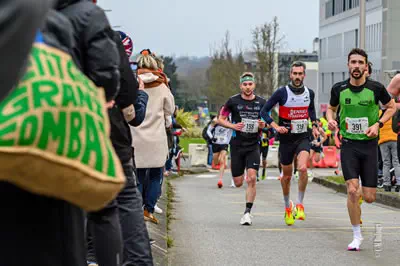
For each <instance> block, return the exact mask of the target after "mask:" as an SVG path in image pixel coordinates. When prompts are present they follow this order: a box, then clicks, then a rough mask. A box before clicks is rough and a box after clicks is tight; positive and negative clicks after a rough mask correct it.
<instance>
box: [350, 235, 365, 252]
mask: <svg viewBox="0 0 400 266" xmlns="http://www.w3.org/2000/svg"><path fill="white" fill-rule="evenodd" d="M363 240H364V239H363V238H354V239H353V242H351V243H350V244H349V245H348V246H347V250H348V251H360V246H361V244H362V241H363Z"/></svg>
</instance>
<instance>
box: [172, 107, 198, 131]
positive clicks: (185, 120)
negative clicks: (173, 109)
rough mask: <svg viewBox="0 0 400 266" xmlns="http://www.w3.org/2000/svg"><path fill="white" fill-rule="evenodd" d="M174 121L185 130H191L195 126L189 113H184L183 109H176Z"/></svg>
mask: <svg viewBox="0 0 400 266" xmlns="http://www.w3.org/2000/svg"><path fill="white" fill-rule="evenodd" d="M176 121H177V122H178V124H180V125H181V126H182V127H184V128H186V129H188V130H189V129H192V128H194V127H195V126H196V121H195V120H194V117H193V115H192V113H191V112H185V110H184V109H178V111H177V113H176Z"/></svg>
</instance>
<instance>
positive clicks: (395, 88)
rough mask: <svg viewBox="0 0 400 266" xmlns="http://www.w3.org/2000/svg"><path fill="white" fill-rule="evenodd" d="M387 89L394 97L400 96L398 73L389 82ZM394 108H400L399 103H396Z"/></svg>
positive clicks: (399, 76)
mask: <svg viewBox="0 0 400 266" xmlns="http://www.w3.org/2000/svg"><path fill="white" fill-rule="evenodd" d="M387 91H388V92H389V93H390V94H391V95H392V96H393V97H395V98H397V97H398V96H400V75H399V74H397V75H396V76H394V78H392V80H391V81H390V83H389V86H388V87H387ZM396 108H397V109H400V103H396Z"/></svg>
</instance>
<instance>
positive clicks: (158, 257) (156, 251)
mask: <svg viewBox="0 0 400 266" xmlns="http://www.w3.org/2000/svg"><path fill="white" fill-rule="evenodd" d="M166 189H167V187H166V184H165V181H164V182H163V185H162V191H163V194H162V197H161V198H160V200H159V201H158V202H157V206H158V207H160V208H161V209H162V210H163V213H162V214H157V213H155V214H154V216H156V217H157V219H158V221H159V224H153V223H151V222H146V226H147V231H148V232H149V236H150V238H152V239H153V240H154V241H155V243H154V244H152V245H151V251H152V253H153V263H154V265H157V266H164V265H167V264H168V248H167V215H166V213H167V201H168V199H167V192H166Z"/></svg>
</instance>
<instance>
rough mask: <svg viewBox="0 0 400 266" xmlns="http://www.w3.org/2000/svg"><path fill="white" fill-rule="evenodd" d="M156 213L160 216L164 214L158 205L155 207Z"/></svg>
mask: <svg viewBox="0 0 400 266" xmlns="http://www.w3.org/2000/svg"><path fill="white" fill-rule="evenodd" d="M154 212H155V213H158V214H162V213H163V210H162V209H161V208H160V207H158V206H157V204H156V206H154Z"/></svg>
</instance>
